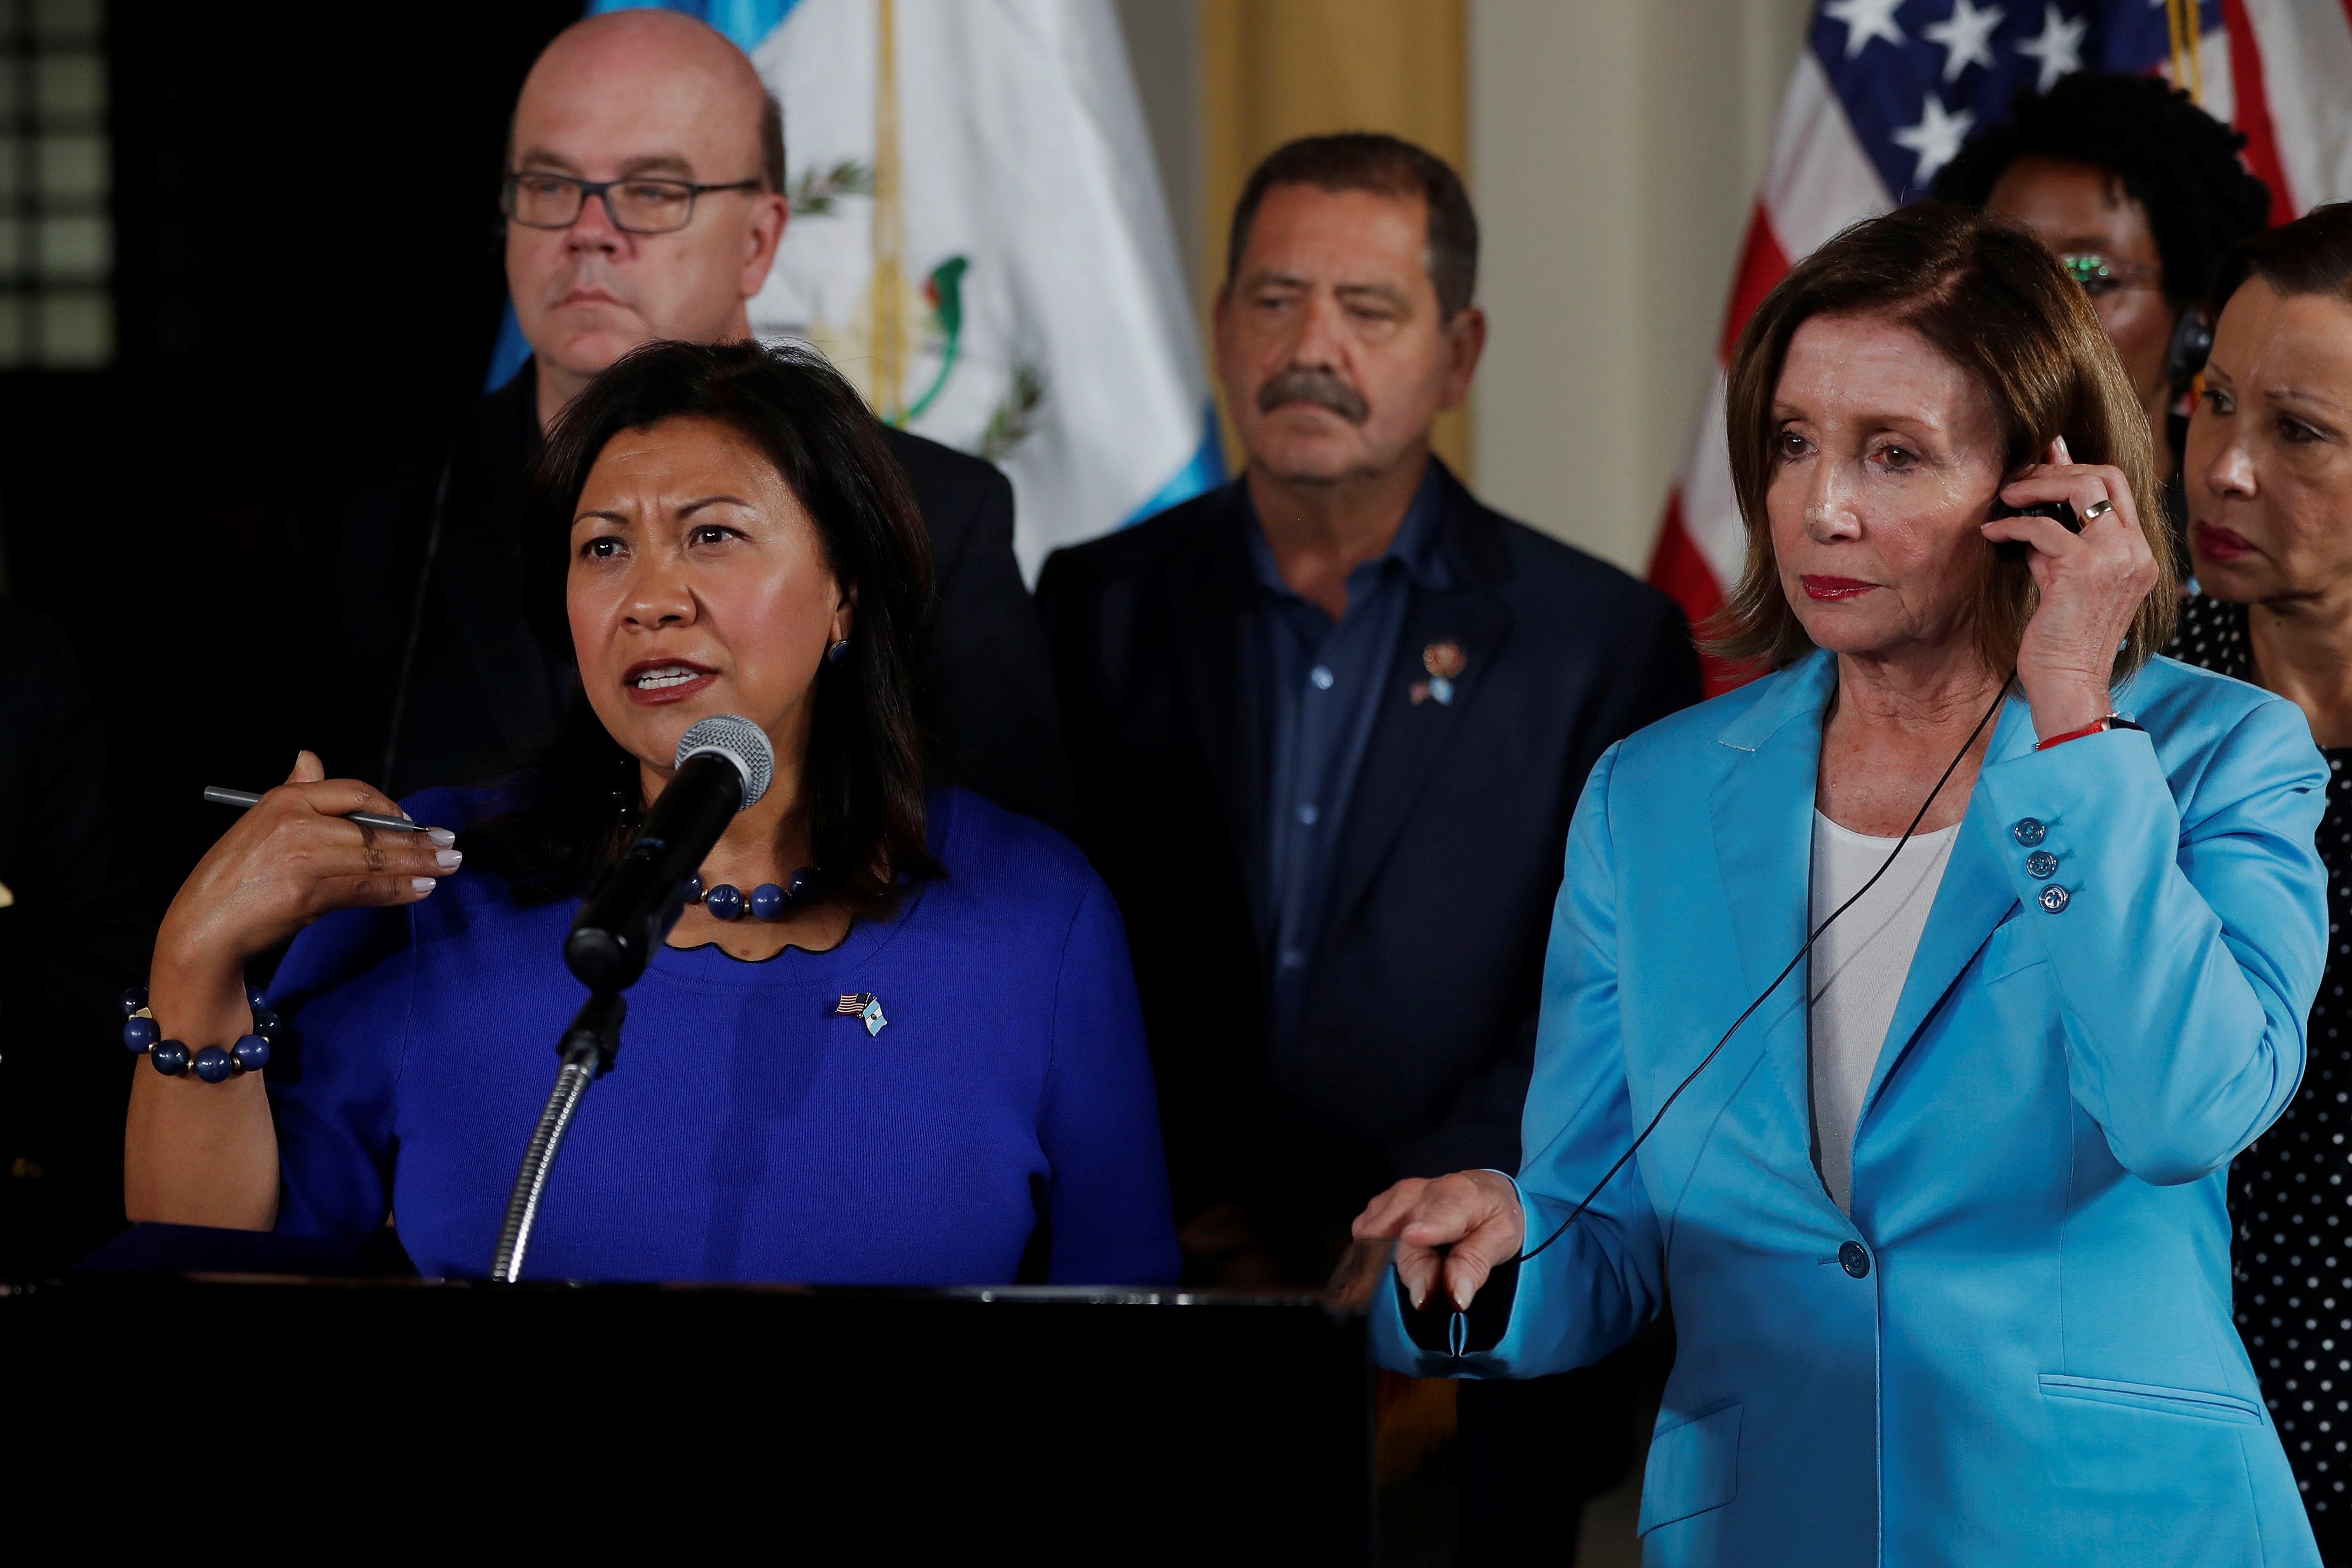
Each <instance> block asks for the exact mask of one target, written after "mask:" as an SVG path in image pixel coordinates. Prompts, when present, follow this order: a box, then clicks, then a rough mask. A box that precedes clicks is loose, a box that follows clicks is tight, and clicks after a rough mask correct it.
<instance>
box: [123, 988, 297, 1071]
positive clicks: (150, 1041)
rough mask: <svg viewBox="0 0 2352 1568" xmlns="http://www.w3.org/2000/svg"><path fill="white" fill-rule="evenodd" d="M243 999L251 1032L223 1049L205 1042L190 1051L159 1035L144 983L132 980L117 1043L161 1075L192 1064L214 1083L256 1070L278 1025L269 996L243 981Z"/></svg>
mask: <svg viewBox="0 0 2352 1568" xmlns="http://www.w3.org/2000/svg"><path fill="white" fill-rule="evenodd" d="M245 1000H246V1004H247V1005H248V1006H250V1007H251V1008H252V1009H253V1033H251V1034H249V1035H243V1036H240V1037H238V1038H237V1042H236V1044H235V1045H233V1046H230V1047H227V1048H226V1049H224V1048H222V1047H219V1046H206V1047H205V1048H204V1049H202V1050H200V1051H197V1052H196V1053H194V1055H193V1056H191V1055H190V1054H189V1051H188V1047H186V1046H184V1045H182V1044H181V1043H180V1042H179V1041H177V1040H167V1039H164V1038H163V1030H162V1029H160V1028H158V1027H157V1026H156V1024H155V1015H154V1014H153V1013H152V1011H150V1010H149V1008H148V1006H147V987H145V986H144V985H133V986H132V987H131V989H130V990H128V991H125V992H124V993H123V994H122V1043H123V1045H124V1046H125V1047H127V1048H128V1049H129V1050H130V1052H131V1055H133V1056H143V1057H145V1058H147V1062H148V1065H149V1066H151V1067H152V1068H154V1069H155V1070H156V1071H157V1072H159V1073H162V1074H163V1076H164V1077H165V1078H177V1077H179V1076H180V1075H181V1074H182V1073H184V1072H186V1071H187V1070H188V1069H189V1068H195V1069H196V1076H197V1077H198V1078H200V1079H204V1080H205V1082H206V1083H219V1082H221V1081H222V1080H223V1079H227V1078H230V1077H232V1076H234V1075H236V1074H237V1073H247V1072H259V1071H260V1070H261V1069H262V1068H265V1067H268V1065H269V1047H270V1043H271V1042H272V1041H274V1040H275V1039H277V1037H278V1031H279V1029H280V1027H281V1024H280V1021H279V1019H278V1015H277V1014H276V1013H274V1012H272V1011H271V1010H270V1006H269V998H268V997H267V996H264V995H263V994H261V993H260V991H259V990H258V989H257V988H256V987H254V986H251V985H248V986H247V987H246V988H245Z"/></svg>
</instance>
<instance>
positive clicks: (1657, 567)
mask: <svg viewBox="0 0 2352 1568" xmlns="http://www.w3.org/2000/svg"><path fill="white" fill-rule="evenodd" d="M1650 581H1651V583H1652V584H1654V585H1655V586H1656V587H1659V588H1661V589H1664V591H1665V593H1666V595H1667V596H1668V597H1669V598H1671V599H1673V600H1674V601H1675V603H1676V604H1678V605H1681V606H1682V607H1683V613H1684V614H1685V615H1686V616H1689V617H1690V620H1691V629H1692V630H1693V631H1695V632H1704V630H1705V628H1706V618H1707V617H1708V616H1712V615H1714V614H1715V612H1716V611H1717V610H1719V609H1721V608H1722V607H1723V589H1722V587H1721V586H1720V585H1719V584H1717V582H1716V580H1715V574H1714V573H1713V572H1711V571H1709V570H1708V569H1707V564H1706V557H1705V556H1703V555H1701V554H1700V553H1699V552H1698V546H1696V544H1693V543H1692V542H1691V537H1690V534H1689V532H1688V531H1686V530H1685V528H1684V527H1683V498H1682V492H1681V491H1680V490H1676V491H1675V492H1674V493H1673V494H1671V495H1669V496H1667V497H1666V515H1665V520H1664V521H1663V522H1661V523H1660V524H1659V525H1658V543H1657V548H1656V549H1655V550H1654V551H1653V552H1651V555H1650ZM1699 662H1700V665H1701V666H1702V668H1704V670H1705V673H1706V694H1707V695H1708V696H1709V697H1716V696H1720V695H1721V694H1722V693H1724V692H1726V691H1728V690H1730V689H1732V688H1733V687H1735V686H1738V685H1739V684H1741V683H1742V682H1743V681H1747V680H1750V679H1754V678H1755V673H1756V672H1755V671H1754V670H1742V669H1740V668H1738V667H1737V666H1735V665H1730V664H1727V663H1725V662H1724V661H1723V660H1721V659H1719V658H1714V657H1713V656H1712V655H1709V654H1707V653H1706V652H1705V651H1703V650H1702V651H1701V653H1700V654H1699Z"/></svg>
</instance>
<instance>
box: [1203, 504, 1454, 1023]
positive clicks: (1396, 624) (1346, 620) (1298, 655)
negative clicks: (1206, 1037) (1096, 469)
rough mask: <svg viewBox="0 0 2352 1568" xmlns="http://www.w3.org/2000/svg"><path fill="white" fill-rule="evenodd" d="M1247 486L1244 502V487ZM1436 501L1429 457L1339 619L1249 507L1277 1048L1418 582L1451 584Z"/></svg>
mask: <svg viewBox="0 0 2352 1568" xmlns="http://www.w3.org/2000/svg"><path fill="white" fill-rule="evenodd" d="M1242 496H1243V501H1244V506H1247V504H1248V497H1249V491H1248V489H1247V488H1246V486H1244V489H1243V491H1242ZM1439 506H1440V491H1439V487H1438V478H1437V468H1436V466H1435V465H1434V464H1433V465H1432V466H1431V468H1430V470H1429V477H1428V478H1427V479H1423V481H1422V486H1421V489H1419V490H1418V491H1417V492H1415V494H1414V496H1413V499H1412V505H1411V506H1410V507H1408V508H1407V509H1406V510H1405V514H1404V521H1403V522H1402V523H1401V524H1400V525H1399V526H1398V528H1397V531H1396V537H1395V538H1394V539H1393V540H1391V542H1390V543H1389V548H1388V550H1387V552H1386V553H1384V554H1382V555H1381V557H1380V558H1379V559H1378V560H1374V561H1367V562H1365V563H1363V564H1362V565H1360V566H1359V567H1357V568H1356V569H1355V570H1354V571H1352V572H1350V573H1349V574H1348V609H1347V613H1346V614H1345V615H1343V616H1340V617H1339V619H1338V620H1337V621H1334V620H1333V619H1332V618H1331V617H1330V616H1329V615H1328V614H1327V613H1326V612H1325V611H1324V610H1323V608H1322V607H1321V606H1320V605H1316V604H1313V603H1311V602H1310V601H1308V600H1307V599H1306V598H1304V597H1302V596H1301V595H1298V594H1297V592H1296V591H1294V590H1293V589H1292V588H1291V587H1290V585H1289V584H1286V583H1285V582H1284V581H1283V580H1282V573H1281V572H1280V570H1279V569H1277V567H1276V564H1275V560H1274V550H1273V548H1272V546H1270V545H1268V544H1267V543H1266V540H1265V530H1264V529H1263V528H1262V527H1260V526H1259V524H1258V521H1257V512H1256V510H1255V508H1254V507H1253V508H1251V509H1250V513H1249V516H1250V530H1249V538H1250V559H1251V561H1252V562H1253V563H1254V564H1255V567H1256V570H1257V581H1258V588H1259V595H1258V608H1257V613H1256V616H1255V619H1256V621H1257V633H1256V636H1257V649H1258V655H1259V658H1258V689H1259V695H1260V697H1261V699H1262V701H1261V704H1260V708H1259V711H1260V713H1261V714H1262V715H1263V716H1264V721H1265V732H1264V737H1263V739H1264V741H1265V748H1264V752H1263V755H1264V756H1265V759H1266V770H1265V788H1266V795H1265V808H1266V814H1265V822H1266V837H1265V847H1266V879H1265V888H1266V906H1265V908H1264V909H1262V910H1259V918H1260V921H1261V925H1260V930H1261V931H1264V932H1265V933H1266V935H1267V937H1268V938H1269V940H1270V942H1271V945H1272V948H1273V960H1274V1030H1275V1043H1276V1047H1277V1048H1279V1047H1285V1046H1287V1045H1288V1044H1289V1043H1290V1041H1291V1039H1292V1038H1293V1037H1295V1036H1296V1034H1297V1026H1298V1019H1299V1014H1300V1011H1301V1009H1302V1007H1303V1005H1304V1003H1305V1000H1306V994H1307V970H1308V964H1309V963H1310V961H1311V960H1312V959H1313V957H1314V953H1315V944H1316V942H1317V941H1318V939H1319V938H1320V937H1321V935H1322V931H1323V921H1324V918H1325V914H1326V912H1327V911H1326V910H1325V908H1324V904H1325V900H1327V899H1328V897H1329V896H1330V884H1331V870H1332V866H1333V862H1334V860H1335V859H1336V858H1337V850H1338V847H1339V832H1340V829H1341V827H1342V826H1343V825H1344V823H1345V821H1346V818H1347V815H1348V807H1349V803H1350V801H1351V800H1352V799H1353V798H1354V795H1355V789H1356V775H1357V773H1358V772H1359V771H1360V769H1361V768H1362V766H1363V761H1364V751H1365V747H1366V745H1367V744H1368V742H1370V740H1371V734H1372V722H1373V721H1374V719H1375V718H1376V717H1377V716H1378V715H1379V712H1380V706H1381V687H1382V686H1383V685H1385V684H1386V682H1387V680H1388V673H1389V669H1390V667H1391V665H1393V664H1394V663H1395V662H1396V655H1397V638H1398V637H1399V636H1400V635H1401V634H1402V631H1403V629H1404V621H1405V611H1406V609H1407V608H1408V607H1409V605H1410V604H1411V602H1412V588H1413V585H1414V584H1420V585H1421V586H1423V587H1424V588H1432V589H1442V588H1445V587H1448V586H1450V585H1451V582H1452V579H1451V578H1450V576H1449V575H1448V574H1447V572H1446V569H1445V563H1444V560H1443V559H1442V558H1441V557H1440V555H1439V552H1438V550H1437V516H1438V510H1439Z"/></svg>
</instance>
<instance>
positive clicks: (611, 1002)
mask: <svg viewBox="0 0 2352 1568" xmlns="http://www.w3.org/2000/svg"><path fill="white" fill-rule="evenodd" d="M628 1010H629V1005H628V1003H627V1002H626V1001H625V1000H624V999H623V998H622V995H621V994H620V993H619V992H618V991H599V992H597V993H595V994H593V995H592V996H590V997H589V998H588V1001H587V1004H586V1005H584V1006H583V1007H582V1008H581V1009H580V1012H579V1014H578V1016H575V1017H574V1018H573V1019H572V1026H571V1027H570V1028H568V1029H566V1030H564V1031H563V1038H562V1040H560V1041H558V1042H557V1044H556V1047H555V1054H556V1055H557V1056H558V1057H561V1058H562V1061H563V1065H562V1067H560V1068H557V1069H556V1073H555V1089H554V1092H553V1093H551V1094H550V1095H549V1096H548V1097H547V1107H546V1109H545V1110H541V1112H540V1113H539V1125H538V1126H537V1127H534V1128H533V1129H531V1134H530V1145H529V1147H527V1148H525V1149H524V1150H523V1155H522V1169H521V1170H520V1171H519V1172H517V1173H516V1174H515V1183H514V1192H513V1194H511V1195H510V1196H509V1198H508V1199H507V1217H506V1223H505V1224H504V1225H502V1226H499V1251H498V1257H497V1258H495V1259H494V1260H493V1261H492V1262H491V1264H490V1278H491V1279H495V1280H498V1281H499V1282H500V1283H501V1284H507V1285H511V1284H513V1283H514V1282H515V1281H516V1280H517V1279H520V1278H522V1258H523V1253H524V1252H525V1251H526V1250H527V1249H528V1248H529V1247H530V1229H531V1226H533V1225H534V1224H536V1223H537V1222H538V1219H539V1199H540V1194H542V1193H543V1192H545V1191H546V1190H547V1173H548V1170H549V1168H550V1167H551V1166H552V1165H553V1164H554V1163H555V1156H556V1152H557V1151H559V1150H561V1149H562V1147H563V1135H564V1133H565V1132H567V1131H570V1130H571V1127H572V1116H573V1114H574V1113H575V1112H577V1111H578V1110H579V1109H580V1102H581V1100H583V1099H584V1098H586V1096H587V1093H588V1086H589V1085H590V1084H592V1083H593V1082H594V1081H595V1080H596V1079H600V1078H603V1077H604V1075H605V1074H606V1073H608V1072H611V1071H612V1070H613V1062H614V1058H617V1057H618V1056H619V1055H620V1054H621V1020H622V1019H623V1018H624V1017H625V1016H627V1014H628Z"/></svg>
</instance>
